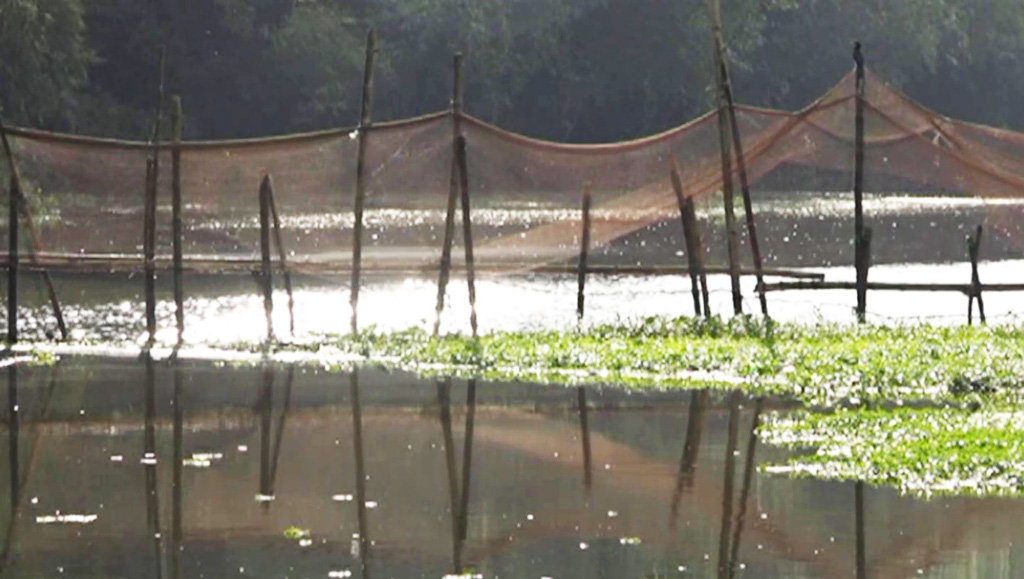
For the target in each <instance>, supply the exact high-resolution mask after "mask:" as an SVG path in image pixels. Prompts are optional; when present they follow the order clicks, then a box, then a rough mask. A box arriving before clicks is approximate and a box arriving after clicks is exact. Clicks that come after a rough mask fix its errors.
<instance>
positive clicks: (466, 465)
mask: <svg viewBox="0 0 1024 579" xmlns="http://www.w3.org/2000/svg"><path fill="white" fill-rule="evenodd" d="M475 418H476V380H470V381H469V384H467V385H466V432H465V435H464V436H465V440H464V442H463V444H462V502H461V503H460V506H459V536H458V540H459V544H460V546H459V551H460V552H461V551H462V548H463V546H464V545H465V542H466V535H467V527H468V523H469V488H470V486H471V485H472V480H473V478H472V472H473V471H472V464H473V421H474V420H475Z"/></svg>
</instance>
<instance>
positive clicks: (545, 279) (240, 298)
mask: <svg viewBox="0 0 1024 579" xmlns="http://www.w3.org/2000/svg"><path fill="white" fill-rule="evenodd" d="M809 271H810V270H809ZM814 271H818V272H821V273H824V274H825V276H826V279H827V280H830V281H853V279H854V272H853V269H852V268H849V267H843V268H822V269H817V270H814ZM1021 271H1024V261H1021V260H1017V261H999V262H988V263H984V262H983V263H982V264H981V266H980V275H981V279H982V281H983V282H984V283H1000V282H1014V281H1016V282H1019V281H1021V279H1020V272H1021ZM870 279H871V280H872V281H880V282H881V281H884V282H915V283H929V282H932V283H967V282H968V281H969V280H970V264H968V263H952V264H939V265H934V264H903V265H883V266H877V267H874V268H872V269H871V273H870ZM769 281H772V280H769ZM335 283H336V284H337V285H335ZM708 283H709V289H710V292H711V308H712V311H713V313H715V314H720V315H722V316H724V317H728V316H730V315H731V314H732V300H731V295H730V292H729V278H728V277H727V276H724V275H716V276H711V277H709V279H708ZM742 286H743V295H744V302H743V307H744V311H745V312H748V313H754V314H757V315H759V313H760V308H759V305H758V302H757V296H756V294H755V293H754V279H753V278H752V277H749V278H744V279H743V284H742ZM576 288H577V282H576V278H575V276H569V275H534V276H521V277H507V278H485V279H481V280H478V282H477V313H478V318H479V322H480V330H481V332H493V331H515V330H541V329H554V330H565V329H572V328H575V327H577V320H576ZM436 297H437V286H436V280H431V279H425V278H394V279H375V280H371V281H370V282H369V283H368V284H367V285H366V286H365V287H364V290H363V292H362V299H361V301H360V308H359V310H360V311H359V319H360V326H361V328H371V327H372V328H375V329H377V330H379V331H393V330H404V329H408V328H413V327H415V328H422V329H424V330H428V331H429V330H430V329H432V327H433V322H434V316H435V314H434V309H435V303H436ZM348 301H349V294H348V287H347V284H346V283H345V282H344V281H341V280H340V279H339V280H335V282H331V281H330V280H323V281H319V282H316V283H308V284H304V285H302V286H300V287H298V288H297V289H296V291H295V328H296V332H295V335H294V336H292V335H290V334H289V332H288V325H289V319H288V308H287V303H288V302H287V296H286V294H285V293H284V291H281V290H278V291H276V292H275V295H274V302H275V309H274V316H273V321H274V327H275V332H276V334H277V336H278V338H280V339H282V340H286V341H292V340H294V341H296V342H305V343H315V342H317V341H321V340H323V339H324V338H325V337H327V336H329V335H337V334H343V333H346V332H347V331H348V328H349V320H350V315H351V310H350V308H349V305H348ZM446 301H447V304H448V307H447V308H446V309H445V311H444V313H443V315H442V326H441V327H442V332H444V333H450V332H460V333H463V334H466V333H468V332H469V331H470V326H469V304H468V295H467V290H466V283H465V280H464V279H462V278H454V279H452V281H451V284H450V285H449V290H448V296H447V300H446ZM854 303H855V294H854V292H853V291H852V290H814V291H788V292H779V293H770V294H768V307H769V313H770V315H771V316H772V317H773V318H774V319H776V320H779V321H785V322H798V323H817V322H838V323H853V322H854V321H855V317H854V312H853V307H854ZM158 306H159V307H158V315H159V331H158V336H157V338H158V341H159V342H160V343H161V344H162V345H165V346H169V345H172V344H173V343H174V342H175V340H176V336H177V335H176V330H175V327H174V316H173V303H171V302H170V301H162V302H160V303H159V304H158ZM185 308H186V315H185V327H186V330H185V342H186V344H188V345H192V346H204V347H211V348H218V349H224V348H226V349H230V348H232V347H234V346H235V345H237V344H239V343H240V342H247V343H255V342H259V341H260V340H262V339H263V338H264V337H265V336H266V332H267V327H266V318H265V315H264V310H263V299H262V296H261V295H259V294H258V293H257V292H256V291H255V288H254V290H253V291H251V292H243V291H238V290H237V289H236V290H235V291H234V292H233V293H227V294H225V295H222V296H219V297H192V298H188V299H187V300H186V302H185ZM985 309H986V314H987V316H988V320H989V322H990V323H999V322H1015V321H1017V320H1018V319H1019V318H1018V316H1019V315H1020V314H1022V313H1024V301H1022V300H1021V292H1005V293H998V292H989V293H987V294H985ZM25 313H26V314H29V313H28V312H25ZM692 314H693V300H692V297H691V293H690V280H689V277H684V276H597V275H595V276H591V277H590V278H589V279H588V280H587V291H586V315H585V324H586V325H592V324H603V323H614V322H621V321H627V320H632V319H637V318H643V317H647V316H679V315H692ZM868 316H869V320H870V321H872V322H876V323H884V324H897V323H911V322H928V323H932V324H940V325H947V324H964V323H966V321H967V297H966V296H965V295H963V294H960V293H956V292H944V293H929V292H896V291H872V292H869V294H868ZM23 317H24V318H25V326H26V327H25V330H26V335H28V336H34V337H41V336H39V335H40V334H41V333H42V327H43V325H45V324H47V323H49V312H48V310H47V309H45V308H41V307H40V308H35V309H34V310H33V311H32V312H31V313H30V314H29V315H24V316H23ZM66 317H67V319H68V325H69V326H70V327H71V328H72V342H74V343H91V344H94V345H95V344H106V345H111V346H116V345H125V344H130V343H134V344H142V343H143V341H144V338H145V333H144V332H145V329H144V319H143V303H142V302H134V301H127V300H122V301H116V302H110V303H106V304H100V305H95V306H90V307H84V306H81V305H76V304H74V303H69V304H68V305H67V307H66Z"/></svg>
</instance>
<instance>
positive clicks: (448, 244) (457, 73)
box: [434, 53, 462, 336]
mask: <svg viewBox="0 0 1024 579" xmlns="http://www.w3.org/2000/svg"><path fill="white" fill-rule="evenodd" d="M452 69H453V70H452V111H451V114H452V161H451V176H450V179H449V186H448V206H447V209H446V211H445V221H444V244H443V245H442V247H441V264H440V267H439V268H438V276H437V306H436V308H435V309H436V312H437V318H436V319H435V320H434V336H437V335H438V333H440V331H441V312H443V311H444V296H445V293H446V292H447V291H448V279H449V277H450V276H451V268H452V241H453V238H454V236H455V206H456V203H457V202H458V199H459V179H458V176H457V173H458V161H457V159H456V149H457V147H458V145H457V141H458V137H459V135H461V134H462V126H461V125H462V54H458V53H457V54H455V56H454V59H453V62H452Z"/></svg>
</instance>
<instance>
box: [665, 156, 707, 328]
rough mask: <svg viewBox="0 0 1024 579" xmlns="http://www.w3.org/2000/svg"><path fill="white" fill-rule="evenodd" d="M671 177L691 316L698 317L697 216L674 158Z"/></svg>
mask: <svg viewBox="0 0 1024 579" xmlns="http://www.w3.org/2000/svg"><path fill="white" fill-rule="evenodd" d="M670 173H671V177H672V190H673V191H675V194H676V202H677V203H678V204H679V220H680V221H681V222H682V224H683V242H684V243H685V244H686V263H687V269H689V270H690V289H691V290H692V292H693V315H694V316H699V315H700V314H701V305H700V298H701V290H700V286H701V279H702V276H704V268H703V266H702V264H701V261H702V259H701V255H700V247H699V245H700V244H699V243H698V242H697V241H696V240H697V239H698V238H699V234H698V233H697V223H696V221H697V216H696V211H695V210H694V208H693V199H691V198H689V197H687V196H686V195H684V194H683V179H682V176H681V175H680V173H679V165H678V164H677V163H676V159H675V157H673V158H672V167H671V169H670ZM704 280H705V281H704V284H703V287H704V292H705V294H706V293H707V281H706V278H704Z"/></svg>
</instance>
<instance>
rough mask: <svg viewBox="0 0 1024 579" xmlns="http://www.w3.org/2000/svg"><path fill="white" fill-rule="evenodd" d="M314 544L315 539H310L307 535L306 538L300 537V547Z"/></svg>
mask: <svg viewBox="0 0 1024 579" xmlns="http://www.w3.org/2000/svg"><path fill="white" fill-rule="evenodd" d="M312 544H313V539H310V538H308V537H306V538H304V539H299V546H300V547H309V546H310V545H312Z"/></svg>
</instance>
